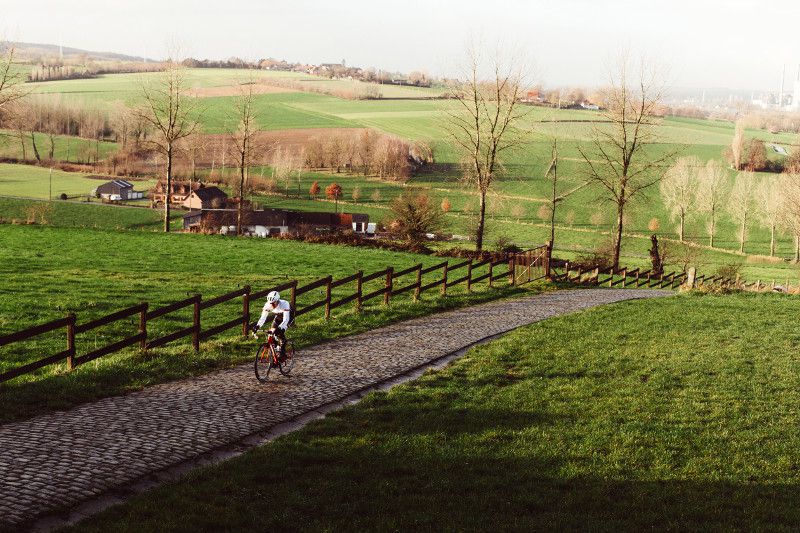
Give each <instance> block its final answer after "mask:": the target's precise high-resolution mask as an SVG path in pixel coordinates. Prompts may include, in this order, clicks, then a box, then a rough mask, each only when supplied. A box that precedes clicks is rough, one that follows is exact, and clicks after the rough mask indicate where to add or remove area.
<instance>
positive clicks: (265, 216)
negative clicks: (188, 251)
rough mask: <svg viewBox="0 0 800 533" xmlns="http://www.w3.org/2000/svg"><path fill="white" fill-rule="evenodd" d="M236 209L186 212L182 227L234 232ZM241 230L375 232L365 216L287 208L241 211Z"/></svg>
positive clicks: (259, 232) (271, 232)
mask: <svg viewBox="0 0 800 533" xmlns="http://www.w3.org/2000/svg"><path fill="white" fill-rule="evenodd" d="M236 217H237V211H236V209H213V210H209V211H190V212H189V213H187V214H185V215H184V216H183V229H184V230H185V231H192V232H205V233H222V234H232V233H236ZM242 226H243V228H242V232H243V233H244V234H245V235H253V236H257V237H267V236H270V235H282V234H285V233H289V232H297V231H300V230H306V231H317V232H324V231H335V230H352V231H354V232H356V233H362V234H366V233H370V234H372V233H375V224H374V223H370V222H369V215H364V214H360V213H321V212H314V211H291V210H287V209H264V210H259V211H252V210H247V211H243V212H242Z"/></svg>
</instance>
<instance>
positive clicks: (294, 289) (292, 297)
mask: <svg viewBox="0 0 800 533" xmlns="http://www.w3.org/2000/svg"><path fill="white" fill-rule="evenodd" d="M291 291H292V292H291V293H290V294H289V306H291V308H292V313H294V312H295V310H296V309H297V280H296V279H295V280H292V288H291Z"/></svg>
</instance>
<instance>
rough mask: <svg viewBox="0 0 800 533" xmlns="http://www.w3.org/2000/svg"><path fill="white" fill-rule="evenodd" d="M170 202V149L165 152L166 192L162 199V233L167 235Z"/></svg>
mask: <svg viewBox="0 0 800 533" xmlns="http://www.w3.org/2000/svg"><path fill="white" fill-rule="evenodd" d="M171 200H172V147H170V148H169V149H168V150H167V190H166V196H165V197H164V232H165V233H169V207H170V201H171Z"/></svg>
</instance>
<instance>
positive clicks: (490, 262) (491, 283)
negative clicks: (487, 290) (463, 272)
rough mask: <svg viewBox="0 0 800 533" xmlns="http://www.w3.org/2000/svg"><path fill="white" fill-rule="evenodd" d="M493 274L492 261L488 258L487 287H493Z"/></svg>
mask: <svg viewBox="0 0 800 533" xmlns="http://www.w3.org/2000/svg"><path fill="white" fill-rule="evenodd" d="M493 276H494V264H493V261H492V260H491V259H490V260H489V287H494V281H493V280H492V277H493Z"/></svg>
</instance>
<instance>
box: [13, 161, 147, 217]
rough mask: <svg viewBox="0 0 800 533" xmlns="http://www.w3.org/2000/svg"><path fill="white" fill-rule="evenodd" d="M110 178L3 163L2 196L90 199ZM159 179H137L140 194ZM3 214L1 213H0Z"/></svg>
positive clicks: (137, 188) (135, 185) (135, 186)
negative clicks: (63, 196)
mask: <svg viewBox="0 0 800 533" xmlns="http://www.w3.org/2000/svg"><path fill="white" fill-rule="evenodd" d="M109 179H110V178H105V177H103V178H100V179H98V178H90V177H89V175H88V174H83V173H79V172H64V171H62V170H58V169H53V170H52V173H51V171H50V169H49V168H46V167H35V166H31V165H14V164H8V163H0V196H22V197H26V198H41V199H45V200H46V199H47V198H48V197H49V196H50V194H51V187H52V198H53V199H56V198H58V197H59V196H61V194H66V195H67V196H69V197H70V198H72V197H83V198H85V197H87V196H90V195H91V193H92V191H93V190H94V189H96V188H97V187H98V186H100V185H102V184H103V183H105V182H107V181H108V180H109ZM155 182H156V180H154V179H147V180H134V181H133V184H134V188H135V189H136V190H137V191H147V190H148V189H150V188H151V187H152V186H153V185H154V184H155ZM0 214H2V213H1V212H0Z"/></svg>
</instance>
